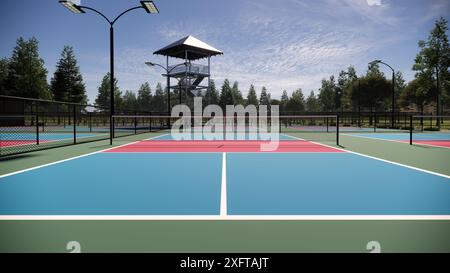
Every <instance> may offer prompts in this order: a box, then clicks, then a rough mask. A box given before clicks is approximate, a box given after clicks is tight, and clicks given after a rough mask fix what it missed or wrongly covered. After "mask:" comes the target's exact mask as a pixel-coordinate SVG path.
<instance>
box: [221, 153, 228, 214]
mask: <svg viewBox="0 0 450 273" xmlns="http://www.w3.org/2000/svg"><path fill="white" fill-rule="evenodd" d="M221 182H222V183H221V188H220V216H221V217H226V216H227V153H223V154H222V181H221Z"/></svg>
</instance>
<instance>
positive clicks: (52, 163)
mask: <svg viewBox="0 0 450 273" xmlns="http://www.w3.org/2000/svg"><path fill="white" fill-rule="evenodd" d="M166 135H167V134H166ZM160 136H163V135H159V136H155V137H152V138H149V139H147V140H150V139H153V138H156V137H160ZM141 141H142V140H138V141H134V142H130V143H126V144H123V145H119V146H115V147H111V148H107V149H103V150H100V151H96V152H92V153H88V154H83V155H79V156H75V157H70V158H66V159H63V160H59V161H55V162H51V163H47V164H44V165H39V166H35V167H31V168H28V169H23V170H20V171H16V172H12V173H7V174H4V175H0V179H1V178H4V177H8V176H12V175H16V174H19V173H24V172H28V171H32V170H36V169H40V168H44V167H48V166H51V165H56V164H60V163H63V162H66V161H70V160H74V159H78V158H82V157H86V156H90V155H94V154H98V153H102V152H105V151H108V150H112V149H116V148H119V147H123V146H127V145H131V144H135V143H138V142H141ZM0 182H1V181H0Z"/></svg>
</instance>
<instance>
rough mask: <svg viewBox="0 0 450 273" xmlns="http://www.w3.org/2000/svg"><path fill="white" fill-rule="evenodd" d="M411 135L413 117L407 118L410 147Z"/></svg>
mask: <svg viewBox="0 0 450 273" xmlns="http://www.w3.org/2000/svg"><path fill="white" fill-rule="evenodd" d="M412 134H413V116H412V115H410V116H409V145H412V140H413V139H412Z"/></svg>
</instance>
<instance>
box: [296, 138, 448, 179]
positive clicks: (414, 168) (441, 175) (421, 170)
mask: <svg viewBox="0 0 450 273" xmlns="http://www.w3.org/2000/svg"><path fill="white" fill-rule="evenodd" d="M292 137H293V138H297V137H294V136H292ZM297 139H299V140H303V139H301V138H297ZM309 142H311V143H314V144H317V145H322V146H325V147H329V148H333V149H336V150H340V151H344V152H347V153H351V154H355V155H359V156H363V157H367V158H371V159H375V160H378V161H382V162H385V163H390V164H394V165H397V166H401V167H405V168H408V169H412V170H415V171H419V172H424V173H428V174H432V175H437V176H440V177H444V178H449V179H450V176H449V175H446V174H442V173H437V172H433V171H429V170H425V169H421V168H417V167H413V166H409V165H405V164H401V163H397V162H394V161H390V160H386V159H382V158H378V157H374V156H370V155H365V154H361V153H358V152H353V151H350V150H346V149H342V148H337V147H333V146H329V145H326V144H322V143H317V142H314V141H309Z"/></svg>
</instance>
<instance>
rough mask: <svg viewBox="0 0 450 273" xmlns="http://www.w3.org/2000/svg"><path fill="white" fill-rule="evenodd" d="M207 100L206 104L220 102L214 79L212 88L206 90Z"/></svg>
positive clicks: (211, 82)
mask: <svg viewBox="0 0 450 273" xmlns="http://www.w3.org/2000/svg"><path fill="white" fill-rule="evenodd" d="M205 101H206V105H210V104H215V105H218V104H219V92H217V89H216V83H215V82H214V80H211V81H210V88H209V89H208V90H206V94H205ZM206 105H205V106H206Z"/></svg>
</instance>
